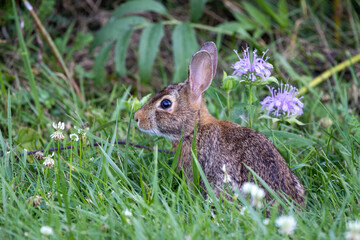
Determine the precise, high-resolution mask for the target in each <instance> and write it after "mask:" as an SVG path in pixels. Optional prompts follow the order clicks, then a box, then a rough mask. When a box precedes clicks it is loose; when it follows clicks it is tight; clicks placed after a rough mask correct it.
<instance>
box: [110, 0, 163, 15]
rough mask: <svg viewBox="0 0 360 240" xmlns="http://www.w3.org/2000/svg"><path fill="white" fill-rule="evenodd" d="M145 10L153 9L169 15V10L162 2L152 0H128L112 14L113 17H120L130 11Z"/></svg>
mask: <svg viewBox="0 0 360 240" xmlns="http://www.w3.org/2000/svg"><path fill="white" fill-rule="evenodd" d="M143 11H153V12H156V13H159V14H161V15H165V16H167V15H168V13H167V10H166V8H165V7H164V5H162V4H161V3H160V2H156V1H151V0H134V1H127V2H125V3H124V4H121V5H120V6H119V7H118V8H116V9H115V10H114V12H113V14H112V17H114V18H118V17H122V16H124V15H125V14H129V13H138V12H143Z"/></svg>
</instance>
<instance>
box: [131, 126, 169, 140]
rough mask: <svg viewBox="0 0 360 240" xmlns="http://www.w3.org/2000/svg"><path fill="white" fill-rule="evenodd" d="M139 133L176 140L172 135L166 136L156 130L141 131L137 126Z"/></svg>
mask: <svg viewBox="0 0 360 240" xmlns="http://www.w3.org/2000/svg"><path fill="white" fill-rule="evenodd" d="M138 127H139V129H140V131H142V132H145V133H148V134H151V135H156V136H159V137H166V138H168V139H170V140H172V141H173V140H176V138H175V137H174V136H172V135H168V134H164V133H162V132H160V131H159V130H158V129H143V128H141V127H140V126H138Z"/></svg>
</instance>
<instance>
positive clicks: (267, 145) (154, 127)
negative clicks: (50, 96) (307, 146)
mask: <svg viewBox="0 0 360 240" xmlns="http://www.w3.org/2000/svg"><path fill="white" fill-rule="evenodd" d="M216 67H217V50H216V45H215V44H214V43H213V42H207V43H205V44H204V45H203V46H202V48H201V49H200V50H199V51H198V52H197V53H195V54H194V55H193V57H192V60H191V63H190V66H189V76H188V79H186V81H185V82H184V83H178V84H172V85H170V86H168V87H166V88H164V89H163V90H162V91H160V92H159V93H157V94H156V95H155V96H154V97H153V98H151V99H150V100H149V101H148V102H147V103H146V104H145V105H144V106H143V107H142V108H141V109H139V110H138V111H137V112H136V113H135V121H136V122H137V124H138V126H139V129H140V130H141V131H144V132H147V133H150V134H155V135H158V136H164V137H167V138H169V139H171V140H172V142H173V146H174V148H175V149H176V148H177V146H178V144H179V141H180V138H181V132H182V131H183V145H182V153H181V158H180V160H179V162H178V167H179V168H180V169H182V170H183V171H184V172H185V173H186V175H187V177H188V179H189V180H192V153H191V146H192V140H193V133H194V126H195V123H197V133H196V147H197V157H198V161H199V163H200V164H201V167H202V169H203V171H204V173H205V175H206V177H207V179H208V181H209V183H210V184H211V185H212V187H213V189H214V191H215V193H216V194H217V195H219V193H220V191H221V189H223V187H224V174H225V173H224V171H223V170H222V167H223V165H225V166H226V171H227V174H229V175H230V178H231V180H232V186H233V187H235V188H238V189H240V188H241V186H242V185H243V184H244V183H245V182H248V181H254V179H253V177H252V174H251V173H250V172H249V170H248V168H247V167H246V166H245V165H247V166H248V167H250V168H251V169H252V170H254V171H255V172H256V173H257V174H258V175H259V176H260V177H261V178H262V179H263V180H264V181H265V182H266V183H267V184H268V185H269V186H270V187H271V188H272V189H273V190H274V191H276V192H278V193H281V192H284V193H286V194H287V195H288V196H290V197H291V198H292V199H293V200H295V201H296V202H298V203H299V204H300V205H304V195H305V189H304V187H303V186H302V184H301V183H300V181H299V179H298V178H297V177H296V175H295V174H294V173H292V172H291V171H290V169H289V167H288V165H287V164H286V162H285V160H284V159H283V158H282V156H281V155H280V153H279V152H278V150H277V149H276V148H275V147H274V145H273V144H272V143H271V142H270V141H269V139H267V138H266V137H265V135H263V134H262V133H259V132H256V131H254V130H252V129H250V128H246V127H242V126H240V125H238V124H236V123H233V122H229V121H220V120H217V119H215V118H214V117H212V116H211V115H210V113H209V112H208V109H207V108H206V106H205V101H204V98H203V97H202V94H203V92H204V91H205V90H206V89H207V88H208V87H209V86H210V84H211V81H212V79H213V77H214V75H215V71H216ZM267 198H269V195H268V193H267Z"/></svg>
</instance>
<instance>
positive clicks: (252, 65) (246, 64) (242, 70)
mask: <svg viewBox="0 0 360 240" xmlns="http://www.w3.org/2000/svg"><path fill="white" fill-rule="evenodd" d="M256 51H257V50H256V49H255V50H254V52H253V60H252V62H251V61H250V53H249V47H247V48H246V49H243V58H241V57H240V56H239V54H238V52H237V51H236V50H234V52H235V53H236V55H237V56H238V58H239V61H238V62H236V63H235V64H233V65H232V66H231V68H232V69H235V71H234V72H233V75H235V76H242V75H248V78H249V79H250V80H251V81H255V80H256V79H257V77H261V78H262V79H265V78H267V77H270V75H271V72H270V69H272V68H273V65H272V64H270V63H268V62H267V60H268V59H269V57H266V58H265V59H264V57H265V54H266V53H267V52H268V50H266V51H265V52H263V55H262V57H261V58H260V57H258V55H257V54H256Z"/></svg>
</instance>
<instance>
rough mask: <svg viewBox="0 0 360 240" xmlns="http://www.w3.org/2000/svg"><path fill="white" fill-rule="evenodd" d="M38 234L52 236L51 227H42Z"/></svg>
mask: <svg viewBox="0 0 360 240" xmlns="http://www.w3.org/2000/svg"><path fill="white" fill-rule="evenodd" d="M40 232H41V234H43V235H46V236H49V235H53V234H54V230H53V229H52V227H49V226H42V227H41V228H40Z"/></svg>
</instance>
